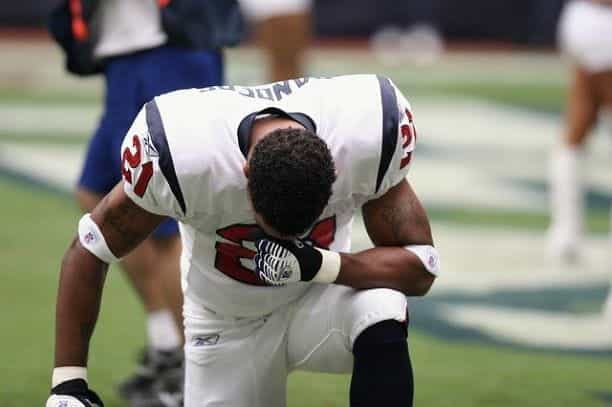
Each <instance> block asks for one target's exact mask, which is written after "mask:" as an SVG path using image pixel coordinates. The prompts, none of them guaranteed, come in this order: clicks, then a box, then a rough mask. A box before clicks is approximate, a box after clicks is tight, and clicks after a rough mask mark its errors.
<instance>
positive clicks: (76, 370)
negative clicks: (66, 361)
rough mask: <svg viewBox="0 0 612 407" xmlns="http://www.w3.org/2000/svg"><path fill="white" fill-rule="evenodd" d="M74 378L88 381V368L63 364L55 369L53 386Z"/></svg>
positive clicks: (52, 378) (52, 379)
mask: <svg viewBox="0 0 612 407" xmlns="http://www.w3.org/2000/svg"><path fill="white" fill-rule="evenodd" d="M73 379H83V380H85V381H87V368H86V367H84V366H62V367H56V368H55V369H53V375H52V376H51V387H55V386H57V385H58V384H60V383H64V382H67V381H68V380H73Z"/></svg>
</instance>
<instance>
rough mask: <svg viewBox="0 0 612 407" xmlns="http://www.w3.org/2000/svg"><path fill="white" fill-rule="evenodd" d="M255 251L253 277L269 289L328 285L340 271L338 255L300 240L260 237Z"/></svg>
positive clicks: (256, 242)
mask: <svg viewBox="0 0 612 407" xmlns="http://www.w3.org/2000/svg"><path fill="white" fill-rule="evenodd" d="M255 247H256V248H257V254H256V255H255V258H254V261H255V273H256V274H257V275H258V277H259V278H260V279H261V280H262V281H264V282H266V283H267V284H270V285H277V286H278V285H285V284H287V283H294V282H297V281H311V280H314V281H319V282H326V283H331V282H333V281H334V280H335V279H336V277H337V275H338V272H339V271H340V255H339V254H338V253H334V252H330V251H327V250H322V249H318V248H316V247H314V246H312V245H311V244H309V243H308V242H306V241H303V240H300V239H294V240H281V239H275V238H272V237H270V236H263V237H259V238H258V239H256V240H255ZM321 271H324V272H323V273H321Z"/></svg>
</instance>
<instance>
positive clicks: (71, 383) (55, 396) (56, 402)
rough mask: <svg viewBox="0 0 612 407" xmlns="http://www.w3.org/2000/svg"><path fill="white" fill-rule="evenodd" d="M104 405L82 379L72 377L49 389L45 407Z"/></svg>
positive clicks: (95, 406) (101, 406) (97, 406)
mask: <svg viewBox="0 0 612 407" xmlns="http://www.w3.org/2000/svg"><path fill="white" fill-rule="evenodd" d="M81 406H83V407H104V403H103V402H102V400H101V399H100V397H99V396H98V395H97V394H96V393H95V392H94V391H93V390H90V389H89V387H87V382H86V381H85V380H83V379H72V380H68V381H65V382H63V383H60V384H58V385H57V386H55V387H54V388H52V389H51V395H50V396H49V398H48V399H47V404H46V407H81Z"/></svg>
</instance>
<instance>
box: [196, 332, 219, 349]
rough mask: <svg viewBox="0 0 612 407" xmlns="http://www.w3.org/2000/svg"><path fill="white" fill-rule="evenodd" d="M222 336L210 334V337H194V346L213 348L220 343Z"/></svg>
mask: <svg viewBox="0 0 612 407" xmlns="http://www.w3.org/2000/svg"><path fill="white" fill-rule="evenodd" d="M220 336H221V335H219V334H210V335H198V336H194V337H193V339H192V341H193V346H211V345H216V344H217V342H219V338H220Z"/></svg>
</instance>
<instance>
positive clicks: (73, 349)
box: [55, 239, 108, 366]
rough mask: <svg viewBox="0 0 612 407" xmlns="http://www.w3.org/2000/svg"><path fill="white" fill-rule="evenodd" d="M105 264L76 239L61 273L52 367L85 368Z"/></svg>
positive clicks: (68, 252)
mask: <svg viewBox="0 0 612 407" xmlns="http://www.w3.org/2000/svg"><path fill="white" fill-rule="evenodd" d="M107 267H108V266H107V265H106V264H105V263H102V262H101V261H100V260H98V259H97V258H95V257H94V256H93V255H92V254H90V253H89V252H87V251H86V250H85V249H83V248H82V247H81V245H80V243H78V241H77V240H76V239H75V241H74V242H73V243H72V245H71V247H70V248H69V249H68V251H67V252H66V254H65V256H64V259H63V262H62V271H61V274H60V281H59V288H58V294H57V304H56V322H55V366H85V365H86V364H87V354H88V350H89V339H90V337H91V334H92V333H93V329H94V326H95V324H96V320H97V318H98V311H99V308H100V300H101V296H102V287H103V285H104V279H105V276H106V270H107Z"/></svg>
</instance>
